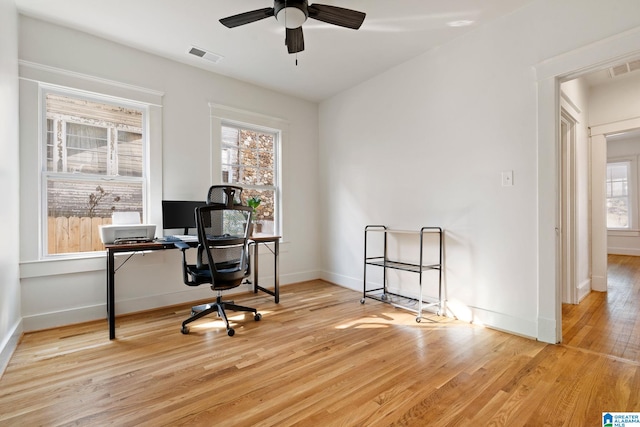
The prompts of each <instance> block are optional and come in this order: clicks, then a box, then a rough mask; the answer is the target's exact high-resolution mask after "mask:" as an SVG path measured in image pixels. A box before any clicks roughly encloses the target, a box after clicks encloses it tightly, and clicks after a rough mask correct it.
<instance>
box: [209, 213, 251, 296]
mask: <svg viewBox="0 0 640 427" xmlns="http://www.w3.org/2000/svg"><path fill="white" fill-rule="evenodd" d="M251 212H252V211H251V208H250V207H248V206H238V205H233V206H228V205H225V204H218V203H216V204H209V205H206V206H202V207H200V208H198V209H196V219H197V223H198V224H197V225H198V244H199V245H200V246H201V247H202V250H203V257H202V258H203V261H204V262H206V265H207V266H208V268H209V270H210V273H211V276H212V278H213V283H212V285H213V286H212V288H213V289H228V288H229V287H235V286H238V285H240V283H241V282H242V279H244V278H245V277H246V276H248V274H249V248H248V245H249V226H250V224H251ZM201 267H202V268H204V266H201Z"/></svg>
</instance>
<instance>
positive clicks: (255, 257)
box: [253, 242, 259, 294]
mask: <svg viewBox="0 0 640 427" xmlns="http://www.w3.org/2000/svg"><path fill="white" fill-rule="evenodd" d="M258 246H259V243H258V242H254V243H253V293H254V294H257V293H258Z"/></svg>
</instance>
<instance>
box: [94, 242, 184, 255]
mask: <svg viewBox="0 0 640 427" xmlns="http://www.w3.org/2000/svg"><path fill="white" fill-rule="evenodd" d="M104 247H105V249H107V250H116V251H117V252H126V251H146V250H158V249H168V248H173V247H174V245H173V243H172V242H159V241H153V242H146V243H118V244H116V243H111V244H106V245H104Z"/></svg>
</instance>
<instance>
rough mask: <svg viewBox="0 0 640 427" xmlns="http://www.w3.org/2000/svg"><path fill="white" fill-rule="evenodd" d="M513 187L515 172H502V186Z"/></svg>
mask: <svg viewBox="0 0 640 427" xmlns="http://www.w3.org/2000/svg"><path fill="white" fill-rule="evenodd" d="M512 185H513V171H504V172H502V186H503V187H511V186H512Z"/></svg>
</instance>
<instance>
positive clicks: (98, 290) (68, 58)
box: [19, 16, 319, 333]
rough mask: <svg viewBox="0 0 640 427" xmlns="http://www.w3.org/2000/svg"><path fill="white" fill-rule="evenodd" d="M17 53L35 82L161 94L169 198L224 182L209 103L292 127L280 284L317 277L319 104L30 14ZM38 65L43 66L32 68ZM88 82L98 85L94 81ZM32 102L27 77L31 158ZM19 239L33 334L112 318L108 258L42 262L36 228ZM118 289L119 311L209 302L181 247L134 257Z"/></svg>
mask: <svg viewBox="0 0 640 427" xmlns="http://www.w3.org/2000/svg"><path fill="white" fill-rule="evenodd" d="M19 57H20V60H22V61H24V63H23V64H22V65H21V72H22V70H25V73H27V71H28V73H29V77H32V76H34V75H41V76H44V78H53V77H51V76H53V75H57V77H55V79H57V80H60V81H83V80H87V79H85V78H84V77H83V76H91V78H97V79H107V80H110V81H113V82H117V83H118V84H120V85H121V86H122V87H124V89H126V88H127V87H129V86H135V87H137V88H145V89H149V90H150V91H151V92H150V93H152V94H160V96H161V98H162V123H163V125H162V153H161V154H162V158H161V162H162V167H161V168H162V191H161V193H162V194H161V197H162V198H166V199H182V198H184V199H204V198H205V197H206V191H207V189H208V188H209V186H210V185H211V184H214V183H219V181H218V180H216V177H219V176H220V171H219V170H213V169H212V168H213V166H212V163H215V162H212V161H211V157H210V156H211V152H210V151H211V138H210V117H209V116H210V110H209V103H215V104H219V105H224V106H228V107H232V108H236V109H240V110H244V111H249V112H252V113H256V114H261V115H266V116H270V117H275V118H278V119H281V120H284V121H286V122H289V123H290V126H289V129H288V139H287V140H286V141H284V143H283V150H282V162H283V166H282V170H283V179H282V181H283V182H282V186H283V223H284V241H283V244H281V258H280V268H281V283H283V284H287V283H292V282H298V281H301V280H309V279H313V278H317V277H319V249H318V245H317V241H318V239H319V233H318V230H317V227H313V226H312V227H309V226H308V224H317V223H318V222H319V219H318V217H317V212H318V206H319V202H318V199H317V197H316V195H317V193H318V172H317V171H318V163H317V157H316V155H315V153H316V152H317V145H318V106H317V104H314V103H310V102H307V101H303V100H299V99H296V98H293V97H290V96H286V95H282V94H279V93H276V92H273V91H269V90H266V89H262V88H259V87H256V86H252V85H250V84H247V83H243V82H240V81H238V80H234V79H231V78H227V77H223V76H220V75H216V74H213V73H209V72H206V71H203V70H200V69H196V68H193V67H189V66H186V65H183V64H179V63H176V62H173V61H169V60H166V59H163V58H160V57H157V56H154V55H150V54H147V53H143V52H141V51H138V50H135V49H131V48H128V47H125V46H122V45H119V44H115V43H112V42H109V41H106V40H104V39H100V38H97V37H94V36H90V35H88V34H85V33H81V32H77V31H74V30H70V29H66V28H63V27H59V26H56V25H53V24H49V23H45V22H42V21H39V20H35V19H32V18H28V17H24V16H21V17H20V47H19ZM34 63H35V64H38V65H37V66H34V65H33V64H34ZM40 66H45V67H54V68H55V69H57V70H66V71H68V72H71V74H69V73H64V72H63V73H60V72H58V71H55V70H54V71H51V70H50V69H49V70H48V71H47V70H45V71H42V72H41V71H39V69H38V67H40ZM34 67H35V68H34ZM34 70H35V71H34ZM73 73H80V74H81V75H80V76H78V75H77V74H73ZM89 80H91V79H89ZM85 83H86V82H85ZM90 83H91V84H94V85H97V86H99V85H100V84H99V82H98V83H96V81H93V80H91V81H90ZM83 84H84V83H83ZM107 86H108V85H107ZM124 89H123V90H124ZM125 92H126V90H125ZM143 92H144V91H143ZM34 96H35V97H37V83H36V82H33V81H31V80H28V79H23V80H22V81H21V98H22V103H23V106H22V108H23V109H24V110H25V111H24V113H25V117H24V118H22V119H21V127H22V129H23V135H22V137H21V144H23V145H24V146H26V147H28V150H31V152H34V147H37V144H38V142H37V116H36V117H34V116H33V114H34V112H33V110H34V109H35V106H34V105H35V104H34V102H35V101H34ZM153 154H157V153H152V155H153ZM213 155H217V154H216V153H213ZM33 157H34V155H33V154H32V155H29V156H27V155H25V156H22V158H21V162H22V164H23V170H22V172H21V179H22V180H23V182H24V185H23V190H22V194H21V203H22V206H23V208H24V211H23V214H24V215H23V220H24V221H29V222H30V223H31V221H35V222H37V219H38V218H37V212H36V210H35V209H32V208H30V207H33V206H37V205H38V203H39V195H38V191H37V185H38V184H37V183H38V169H37V168H38V165H37V159H35V160H34V159H33ZM212 177H214V178H212ZM160 209H161V206H160V200H154V201H153V205H152V210H153V212H152V213H151V216H152V218H160V217H161V214H160ZM20 241H21V242H24V247H23V249H22V251H21V260H20V261H21V275H22V293H23V301H22V308H23V317H24V324H25V329H26V330H33V329H40V328H44V327H51V326H55V325H60V324H69V323H74V322H79V321H85V320H89V319H96V318H104V317H105V316H106V314H105V300H106V298H105V292H106V291H105V286H106V285H105V282H106V279H105V270H104V269H105V264H106V262H105V259H104V255H102V256H99V257H97V258H88V259H84V260H71V261H69V260H64V261H62V260H61V261H47V262H44V261H38V249H37V235H36V233H34V232H33V229H32V228H29V227H23V229H22V230H21V235H20ZM266 256H268V255H265V259H268V258H266ZM261 261H262V262H261V272H263V271H264V273H265V276H266V277H267V278H268V276H269V274H270V271H269V268H268V267H269V266H270V265H271V263H270V262H267V261H263V260H261ZM267 283H268V282H267ZM116 284H117V293H116V306H117V313H123V312H131V311H137V310H141V309H148V308H153V307H158V306H161V305H167V304H176V303H179V302H182V301H192V300H195V299H199V298H206V297H209V296H211V291H210V290H209V289H208V288H206V287H203V288H206V289H202V290H200V289H198V290H195V289H193V288H187V287H186V286H184V285H183V284H182V278H181V270H180V263H179V252H178V251H164V252H161V253H152V254H148V255H145V256H144V257H136V259H134V260H132V261H129V264H127V265H126V266H125V267H123V268H122V269H121V270H120V271H119V272H118V273H117V274H116ZM105 331H106V329H105ZM105 333H106V332H105Z"/></svg>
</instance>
